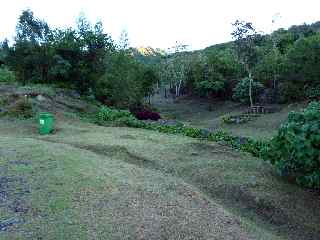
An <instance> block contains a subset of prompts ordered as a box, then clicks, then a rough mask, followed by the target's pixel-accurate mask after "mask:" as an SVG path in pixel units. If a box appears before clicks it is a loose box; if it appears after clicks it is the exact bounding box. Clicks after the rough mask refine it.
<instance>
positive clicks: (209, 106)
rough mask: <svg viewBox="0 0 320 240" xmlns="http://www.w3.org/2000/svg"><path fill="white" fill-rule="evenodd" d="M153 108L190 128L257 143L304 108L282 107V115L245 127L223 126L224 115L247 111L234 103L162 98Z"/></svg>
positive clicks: (274, 132)
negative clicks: (234, 136)
mask: <svg viewBox="0 0 320 240" xmlns="http://www.w3.org/2000/svg"><path fill="white" fill-rule="evenodd" d="M153 105H154V106H155V107H156V108H157V109H159V111H160V112H161V113H163V115H164V116H168V117H169V118H172V117H175V118H176V119H177V120H179V121H182V122H184V123H186V124H188V125H191V126H195V127H199V128H207V129H211V130H224V131H227V132H230V133H231V134H233V135H236V136H246V137H252V138H255V139H268V138H271V137H272V136H274V135H275V134H276V133H277V129H278V128H279V126H280V125H281V123H283V122H284V121H285V120H286V118H287V116H288V113H289V112H290V111H299V110H300V109H301V108H303V107H304V105H303V104H291V105H282V106H280V107H281V111H280V112H276V113H273V114H267V115H263V116H262V117H259V118H257V119H255V120H253V121H250V122H248V123H244V124H223V123H222V122H221V117H222V116H223V115H237V114H241V113H243V112H244V111H245V110H246V108H247V107H246V106H243V105H240V104H237V103H233V102H213V103H209V102H207V101H204V100H199V99H198V100H193V99H181V100H178V101H173V100H172V99H164V98H162V97H159V96H158V95H157V96H155V97H154V99H153Z"/></svg>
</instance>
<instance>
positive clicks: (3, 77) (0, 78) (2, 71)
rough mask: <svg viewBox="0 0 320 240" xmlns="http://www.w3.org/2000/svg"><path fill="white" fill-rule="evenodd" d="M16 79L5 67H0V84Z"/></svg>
mask: <svg viewBox="0 0 320 240" xmlns="http://www.w3.org/2000/svg"><path fill="white" fill-rule="evenodd" d="M15 80H16V77H15V75H14V73H13V72H12V71H10V70H9V69H8V68H7V67H0V82H14V81H15Z"/></svg>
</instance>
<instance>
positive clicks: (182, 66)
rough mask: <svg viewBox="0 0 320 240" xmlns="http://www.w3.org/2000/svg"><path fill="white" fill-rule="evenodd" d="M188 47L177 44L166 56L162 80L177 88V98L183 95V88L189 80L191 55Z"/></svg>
mask: <svg viewBox="0 0 320 240" xmlns="http://www.w3.org/2000/svg"><path fill="white" fill-rule="evenodd" d="M186 50H187V45H184V44H181V43H178V42H176V45H175V46H173V47H171V48H169V49H168V52H167V54H166V55H165V58H164V61H163V68H162V74H161V75H162V79H163V80H165V81H166V82H167V81H169V83H170V87H174V88H175V96H176V97H178V96H180V94H181V88H182V86H183V84H184V82H185V80H186V78H187V72H188V71H189V68H190V62H191V61H190V60H191V59H190V54H189V53H188V52H187V51H186Z"/></svg>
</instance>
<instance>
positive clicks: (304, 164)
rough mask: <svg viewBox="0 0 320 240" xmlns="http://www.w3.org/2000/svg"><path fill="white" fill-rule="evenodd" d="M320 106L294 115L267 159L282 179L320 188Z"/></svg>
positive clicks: (281, 131) (271, 145) (273, 145)
mask: <svg viewBox="0 0 320 240" xmlns="http://www.w3.org/2000/svg"><path fill="white" fill-rule="evenodd" d="M319 133H320V103H319V102H312V103H310V105H309V106H308V107H307V108H306V109H305V110H304V111H303V112H291V113H290V114H289V116H288V120H287V122H286V123H285V124H283V125H282V126H281V128H280V130H279V133H278V135H277V136H276V137H275V138H274V139H273V140H272V141H271V144H270V147H269V151H268V153H267V158H268V159H270V160H271V162H272V163H273V164H274V165H275V166H276V168H277V169H278V171H279V173H280V174H281V175H282V176H287V177H291V178H294V179H295V180H296V181H297V182H298V183H299V184H301V185H303V186H308V187H315V188H320V134H319Z"/></svg>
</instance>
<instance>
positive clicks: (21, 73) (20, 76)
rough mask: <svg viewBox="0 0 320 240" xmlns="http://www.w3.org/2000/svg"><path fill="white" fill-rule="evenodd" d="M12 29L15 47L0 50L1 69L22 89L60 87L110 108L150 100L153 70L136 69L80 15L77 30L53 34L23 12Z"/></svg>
mask: <svg viewBox="0 0 320 240" xmlns="http://www.w3.org/2000/svg"><path fill="white" fill-rule="evenodd" d="M16 29H17V30H16V37H15V41H14V43H13V45H12V46H11V47H9V45H8V42H7V41H4V42H3V43H2V44H1V48H0V64H1V63H2V64H3V63H4V64H5V65H7V66H8V67H9V68H10V69H11V70H12V71H14V73H15V75H16V80H17V81H19V82H21V83H23V84H30V83H46V84H58V85H62V86H63V87H71V88H75V89H76V90H78V91H79V92H80V93H82V94H93V95H95V96H96V97H97V98H98V99H103V100H105V101H107V102H108V103H110V104H114V105H129V104H130V103H132V102H133V103H135V102H139V101H141V100H142V99H143V97H144V96H147V95H149V94H151V93H152V86H153V84H154V83H155V82H157V81H158V80H157V75H156V74H155V72H154V70H153V68H152V67H151V66H145V64H142V63H138V61H136V60H135V59H134V58H133V57H132V56H131V54H130V53H129V52H128V49H126V48H122V47H121V46H118V45H116V44H115V43H114V41H113V40H112V39H111V37H110V36H109V35H108V34H105V33H104V29H103V26H102V23H101V22H97V23H96V24H95V25H91V24H90V23H89V22H88V20H87V19H86V18H85V16H84V15H80V17H79V18H78V20H77V27H76V28H75V29H72V28H68V29H51V28H50V27H49V26H48V24H47V23H46V22H45V21H43V20H40V19H38V18H36V17H35V16H34V14H33V12H32V11H30V10H26V11H23V13H22V15H21V16H20V18H19V21H18V24H17V28H16ZM0 73H1V79H3V78H5V80H6V81H8V80H10V79H11V78H12V77H11V76H10V71H7V68H1V72H0Z"/></svg>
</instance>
